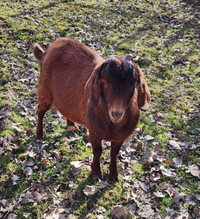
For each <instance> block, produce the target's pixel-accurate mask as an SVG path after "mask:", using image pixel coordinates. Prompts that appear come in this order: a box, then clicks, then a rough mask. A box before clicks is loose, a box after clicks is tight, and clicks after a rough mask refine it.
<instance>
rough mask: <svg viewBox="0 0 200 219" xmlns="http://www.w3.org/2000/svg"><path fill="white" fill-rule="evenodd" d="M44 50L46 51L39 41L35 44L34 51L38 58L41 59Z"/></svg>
mask: <svg viewBox="0 0 200 219" xmlns="http://www.w3.org/2000/svg"><path fill="white" fill-rule="evenodd" d="M44 52H45V51H44V50H43V49H42V47H41V46H40V45H39V44H38V43H35V44H34V50H33V53H34V55H35V57H36V58H37V59H39V60H41V59H42V57H43V55H44Z"/></svg>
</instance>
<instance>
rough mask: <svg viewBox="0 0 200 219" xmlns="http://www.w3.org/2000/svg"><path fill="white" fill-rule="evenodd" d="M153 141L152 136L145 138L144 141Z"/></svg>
mask: <svg viewBox="0 0 200 219" xmlns="http://www.w3.org/2000/svg"><path fill="white" fill-rule="evenodd" d="M153 139H154V137H152V136H151V135H146V136H144V141H152V140H153Z"/></svg>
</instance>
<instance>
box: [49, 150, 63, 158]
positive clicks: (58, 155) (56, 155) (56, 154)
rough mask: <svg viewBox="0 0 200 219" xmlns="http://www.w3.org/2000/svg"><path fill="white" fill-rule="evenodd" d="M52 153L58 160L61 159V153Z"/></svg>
mask: <svg viewBox="0 0 200 219" xmlns="http://www.w3.org/2000/svg"><path fill="white" fill-rule="evenodd" d="M51 153H52V155H54V156H55V158H56V160H60V159H61V153H60V152H59V151H52V152H51Z"/></svg>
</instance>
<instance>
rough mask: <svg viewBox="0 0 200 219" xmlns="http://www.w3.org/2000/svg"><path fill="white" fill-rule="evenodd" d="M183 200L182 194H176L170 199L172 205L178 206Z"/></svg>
mask: <svg viewBox="0 0 200 219" xmlns="http://www.w3.org/2000/svg"><path fill="white" fill-rule="evenodd" d="M184 200H185V194H184V193H176V194H175V195H174V197H173V198H172V201H173V203H175V204H177V205H180V203H181V202H183V201H184Z"/></svg>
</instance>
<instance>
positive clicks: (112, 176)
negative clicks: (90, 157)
mask: <svg viewBox="0 0 200 219" xmlns="http://www.w3.org/2000/svg"><path fill="white" fill-rule="evenodd" d="M110 179H111V180H112V181H114V182H118V181H119V180H118V174H117V175H116V174H111V173H110Z"/></svg>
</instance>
